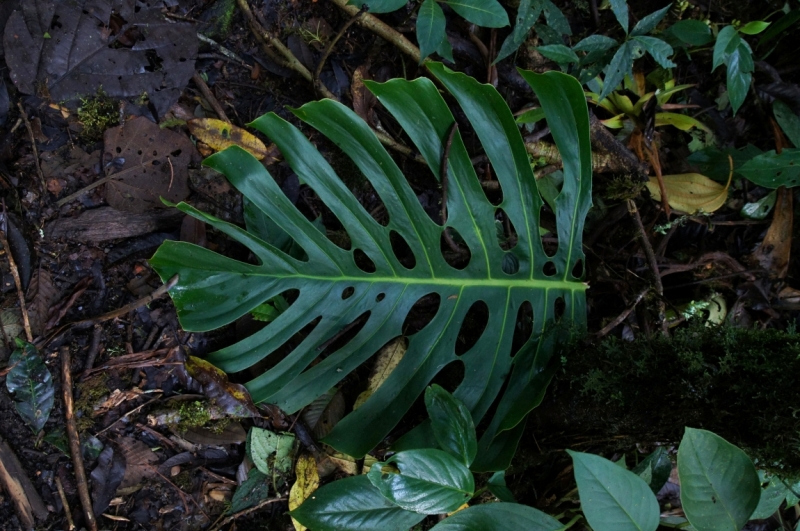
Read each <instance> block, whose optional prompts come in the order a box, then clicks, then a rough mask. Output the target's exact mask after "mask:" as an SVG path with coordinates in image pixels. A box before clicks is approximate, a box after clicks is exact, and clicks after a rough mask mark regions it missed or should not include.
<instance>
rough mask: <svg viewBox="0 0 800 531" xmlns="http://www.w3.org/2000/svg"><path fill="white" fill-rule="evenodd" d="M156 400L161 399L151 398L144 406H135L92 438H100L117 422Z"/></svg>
mask: <svg viewBox="0 0 800 531" xmlns="http://www.w3.org/2000/svg"><path fill="white" fill-rule="evenodd" d="M156 391H157V392H159V393H163V392H164V391H162V390H161V389H157V390H156ZM157 400H161V397H159V396H157V397H155V398H151V399H150V400H148V401H147V402H145V403H144V404H142V405H141V406H137V407H135V408H133V409H131V410H130V411H128V412H127V413H125V414H124V415H122V416H121V417H120V418H118V419H117V420H115V421H114V422H112V423H111V424H109V425H108V426H106V427H105V428H103V429H102V430H100V431H98V432H97V433H96V434H95V435H94V436H95V437H99V436H100V434H102V433H105V432H106V431H108V430H109V429H110V428H111V427H112V426H114V425H115V424H116V423H117V422H120V421H122V420H123V419H126V418H128V417H130V416H131V415H133V414H134V413H136V412H137V411H139V410H141V409H142V408H144V407H145V406H149V405H150V404H152V403H153V402H155V401H157Z"/></svg>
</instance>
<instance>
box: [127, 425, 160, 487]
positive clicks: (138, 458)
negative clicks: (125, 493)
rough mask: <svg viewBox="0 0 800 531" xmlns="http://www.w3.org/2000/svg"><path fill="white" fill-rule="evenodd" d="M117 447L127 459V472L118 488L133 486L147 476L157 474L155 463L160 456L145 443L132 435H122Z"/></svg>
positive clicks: (150, 476)
mask: <svg viewBox="0 0 800 531" xmlns="http://www.w3.org/2000/svg"><path fill="white" fill-rule="evenodd" d="M117 447H118V448H119V451H120V453H121V454H122V457H123V458H124V459H125V474H124V475H123V476H122V481H121V482H120V484H119V487H117V488H118V489H124V488H127V487H132V486H134V485H137V484H138V483H139V482H141V481H142V480H143V479H145V478H152V477H155V476H156V469H155V467H154V466H153V463H155V462H157V461H158V456H157V455H156V454H155V453H154V452H153V450H151V449H150V447H149V446H147V445H146V444H145V443H143V442H142V441H139V440H136V439H133V438H131V437H122V438H120V439H119V440H117Z"/></svg>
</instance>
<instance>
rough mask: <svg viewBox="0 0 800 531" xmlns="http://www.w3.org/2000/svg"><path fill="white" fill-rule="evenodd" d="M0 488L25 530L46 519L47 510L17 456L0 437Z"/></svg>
mask: <svg viewBox="0 0 800 531" xmlns="http://www.w3.org/2000/svg"><path fill="white" fill-rule="evenodd" d="M0 488H2V490H3V491H5V492H6V493H8V498H9V501H10V502H11V503H12V504H13V505H14V509H15V510H16V512H17V516H18V518H19V520H20V522H21V523H22V525H23V526H24V527H25V528H26V529H33V528H34V527H35V526H36V520H45V519H46V518H47V508H46V507H45V505H44V502H43V501H42V498H41V497H40V496H39V493H38V492H37V491H36V488H35V487H34V486H33V483H31V480H30V479H29V478H28V475H27V474H26V473H25V470H24V469H23V468H22V464H21V463H20V462H19V459H18V458H17V455H16V454H15V453H14V451H13V450H12V449H11V447H10V446H9V445H8V443H6V441H4V440H3V437H2V436H0Z"/></svg>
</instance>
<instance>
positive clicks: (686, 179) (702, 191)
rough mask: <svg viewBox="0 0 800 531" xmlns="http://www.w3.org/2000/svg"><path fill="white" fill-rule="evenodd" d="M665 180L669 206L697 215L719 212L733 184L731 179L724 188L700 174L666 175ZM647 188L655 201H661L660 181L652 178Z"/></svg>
mask: <svg viewBox="0 0 800 531" xmlns="http://www.w3.org/2000/svg"><path fill="white" fill-rule="evenodd" d="M663 179H664V187H665V188H666V190H667V197H669V206H671V207H672V208H674V209H675V210H680V211H681V212H686V213H687V214H695V213H697V212H699V211H703V212H706V213H710V212H714V211H716V210H718V209H719V208H720V207H721V206H722V205H724V204H725V201H727V199H728V187H729V186H730V183H731V181H730V178H729V179H728V184H726V185H725V186H723V185H721V184H719V183H718V182H715V181H712V180H711V179H709V178H708V177H706V176H705V175H700V174H699V173H681V174H678V175H664V176H663ZM646 186H647V189H648V190H649V191H650V195H651V196H652V197H653V200H655V201H661V190H660V189H659V187H658V180H657V179H655V178H651V179H650V180H649V181H648V182H647V183H646Z"/></svg>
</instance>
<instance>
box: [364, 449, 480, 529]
mask: <svg viewBox="0 0 800 531" xmlns="http://www.w3.org/2000/svg"><path fill="white" fill-rule="evenodd" d="M386 465H392V466H393V467H395V468H396V469H398V470H399V472H386V471H384V470H383V469H384V467H385V466H386ZM367 476H368V477H369V480H370V481H371V482H372V484H373V485H374V486H375V487H376V488H377V489H378V490H379V491H380V493H381V494H383V495H384V496H385V497H386V499H387V500H389V501H391V502H392V503H394V504H396V505H398V506H399V507H401V508H403V509H405V510H407V511H414V512H417V513H420V514H440V513H449V512H452V511H455V510H456V509H458V508H459V507H461V506H462V505H464V504H465V503H466V502H468V501H469V499H470V498H472V495H473V494H474V492H475V479H474V478H473V477H472V472H470V471H469V469H468V468H467V467H465V466H464V465H462V464H461V463H459V462H458V460H456V458H455V457H453V456H452V455H450V454H448V453H447V452H444V451H442V450H436V449H433V448H428V449H425V450H408V451H406V452H399V453H397V454H395V455H393V456H392V457H391V458H389V460H388V461H386V463H375V464H374V465H372V467H370V469H369V474H367Z"/></svg>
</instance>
